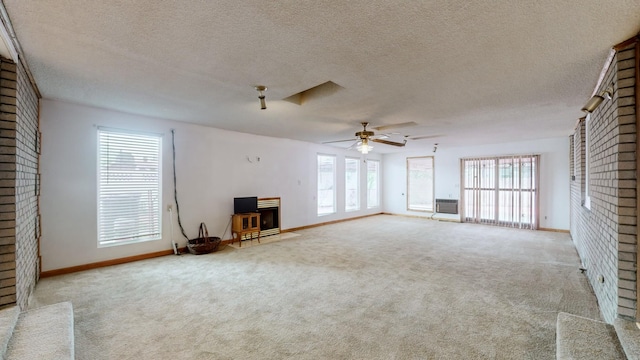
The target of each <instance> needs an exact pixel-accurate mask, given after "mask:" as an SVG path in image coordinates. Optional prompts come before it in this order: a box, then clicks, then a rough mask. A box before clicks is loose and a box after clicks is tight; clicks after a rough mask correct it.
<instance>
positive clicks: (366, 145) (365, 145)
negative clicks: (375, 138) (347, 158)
mask: <svg viewBox="0 0 640 360" xmlns="http://www.w3.org/2000/svg"><path fill="white" fill-rule="evenodd" d="M369 132H371V131H369ZM371 150H373V146H371V145H369V139H367V138H364V139H362V144H360V145H358V151H360V152H361V153H362V155H367V154H368V153H369V151H371Z"/></svg>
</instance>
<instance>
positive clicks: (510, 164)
mask: <svg viewBox="0 0 640 360" xmlns="http://www.w3.org/2000/svg"><path fill="white" fill-rule="evenodd" d="M461 163H462V164H461V165H462V184H463V189H464V191H463V194H462V196H463V206H462V210H463V219H464V221H466V222H475V223H484V224H492V225H501V226H510V227H518V228H523V229H536V228H537V227H538V163H539V156H538V155H516V156H501V157H491V158H475V159H462V161H461Z"/></svg>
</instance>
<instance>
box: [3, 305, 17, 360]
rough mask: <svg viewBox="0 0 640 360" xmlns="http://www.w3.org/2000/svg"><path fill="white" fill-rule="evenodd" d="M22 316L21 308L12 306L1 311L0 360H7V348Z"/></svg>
mask: <svg viewBox="0 0 640 360" xmlns="http://www.w3.org/2000/svg"><path fill="white" fill-rule="evenodd" d="M19 316H20V308H19V307H17V306H12V307H9V308H6V309H2V310H1V311H0V354H2V356H0V358H2V359H5V356H4V355H5V353H6V352H7V346H8V344H9V340H10V339H11V336H13V329H14V328H15V327H16V323H17V322H18V317H19Z"/></svg>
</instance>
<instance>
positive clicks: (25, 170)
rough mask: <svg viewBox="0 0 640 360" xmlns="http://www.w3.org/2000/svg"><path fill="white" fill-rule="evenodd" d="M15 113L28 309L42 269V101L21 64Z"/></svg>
mask: <svg viewBox="0 0 640 360" xmlns="http://www.w3.org/2000/svg"><path fill="white" fill-rule="evenodd" d="M17 70H18V72H17V74H18V79H17V82H18V87H17V95H18V96H17V103H16V107H17V114H16V189H15V200H16V228H15V233H16V294H17V299H16V301H17V303H18V305H19V306H20V307H22V308H26V306H27V301H28V300H29V295H30V294H31V292H32V291H33V288H34V286H35V284H36V282H37V281H38V276H39V275H40V271H39V251H38V244H39V237H40V236H39V211H38V205H39V204H38V198H39V192H40V191H39V190H40V189H39V184H38V183H37V177H38V159H39V155H38V152H39V148H40V133H39V117H38V110H39V105H38V103H39V100H38V96H37V94H36V92H35V90H34V89H33V87H32V86H31V83H30V81H29V77H28V76H27V73H26V71H25V69H24V67H23V66H22V64H18V67H17Z"/></svg>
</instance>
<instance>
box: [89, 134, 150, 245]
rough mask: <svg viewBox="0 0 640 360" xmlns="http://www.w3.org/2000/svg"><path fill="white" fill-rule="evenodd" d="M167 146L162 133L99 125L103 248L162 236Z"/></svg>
mask: <svg viewBox="0 0 640 360" xmlns="http://www.w3.org/2000/svg"><path fill="white" fill-rule="evenodd" d="M161 149H162V137H161V135H155V134H144V133H134V132H127V131H124V130H113V129H104V128H100V129H98V245H99V246H111V245H120V244H130V243H135V242H142V241H149V240H158V239H160V238H161V205H160V204H161V203H162V202H161V155H160V154H161Z"/></svg>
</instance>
